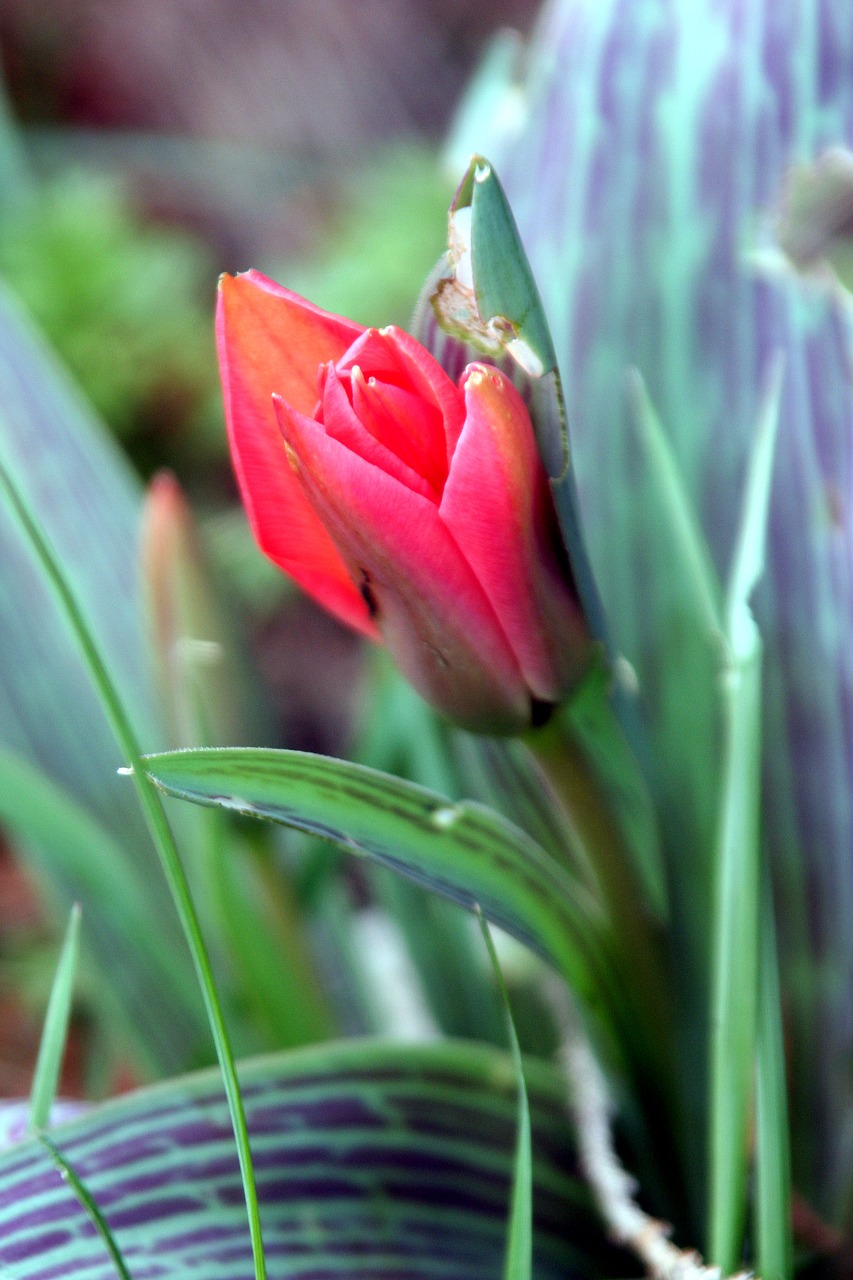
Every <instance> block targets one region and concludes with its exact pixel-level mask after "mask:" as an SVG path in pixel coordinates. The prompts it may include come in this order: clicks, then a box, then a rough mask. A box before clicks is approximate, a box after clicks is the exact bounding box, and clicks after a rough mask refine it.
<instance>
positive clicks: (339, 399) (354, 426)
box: [321, 365, 438, 502]
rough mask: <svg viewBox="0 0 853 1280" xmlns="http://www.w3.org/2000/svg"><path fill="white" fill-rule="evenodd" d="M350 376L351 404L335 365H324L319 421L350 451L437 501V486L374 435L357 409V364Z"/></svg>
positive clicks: (410, 487) (359, 376) (416, 491)
mask: <svg viewBox="0 0 853 1280" xmlns="http://www.w3.org/2000/svg"><path fill="white" fill-rule="evenodd" d="M350 376H351V380H352V393H353V402H354V404H350V401H349V397H348V395H347V393H346V391H345V389H344V387H343V384H342V383H341V380H340V377H339V376H338V373H337V371H336V369H335V366H334V365H328V366H327V369H326V373H325V375H324V378H323V388H322V390H323V397H322V401H321V403H322V422H323V425H324V426H325V428H326V431H327V433H328V434H329V435H330V436H332V437H333V438H334V439H335V440H338V441H339V442H340V443H341V444H343V445H346V447H347V448H348V449H351V450H352V451H353V453H357V454H358V455H359V457H361V458H364V460H365V462H372V463H373V465H374V466H376V467H379V468H380V469H381V470H383V471H387V472H388V474H389V475H392V476H394V478H395V479H396V480H399V481H400V483H401V484H404V485H406V487H407V488H408V489H414V491H415V493H422V494H423V496H424V497H425V498H431V499H432V500H433V502H436V501H437V500H438V493H437V492H436V490H435V489H433V488H432V486H431V485H430V484H429V483H428V482H427V481H426V480H425V479H424V478H423V477H422V476H420V475H418V473H417V472H416V471H413V470H412V468H411V467H409V466H407V465H406V463H405V462H404V461H403V460H402V459H401V458H400V457H399V456H398V454H397V453H395V452H392V450H391V449H390V448H386V446H385V444H384V443H383V442H382V439H381V437H377V436H376V435H375V434H374V433H373V432H372V431H370V430H369V429H368V427H366V426H365V424H364V423H363V422H362V420H361V419H362V415H361V414H360V413H359V412H358V409H359V405H360V402H361V399H362V397H361V395H360V392H359V388H360V386H361V385H363V383H364V378H363V376H362V375H361V374H360V372H359V370H358V368H357V367H356V368H355V369H354V370H353V372H352V374H351V375H350ZM392 425H393V424H392Z"/></svg>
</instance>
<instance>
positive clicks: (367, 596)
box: [358, 569, 379, 619]
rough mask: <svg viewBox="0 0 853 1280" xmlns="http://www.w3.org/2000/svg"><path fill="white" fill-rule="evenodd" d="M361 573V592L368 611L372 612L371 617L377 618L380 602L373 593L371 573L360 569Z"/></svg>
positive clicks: (359, 587)
mask: <svg viewBox="0 0 853 1280" xmlns="http://www.w3.org/2000/svg"><path fill="white" fill-rule="evenodd" d="M359 573H360V574H361V581H360V582H359V584H358V589H359V591H360V592H361V598H362V600H363V601H364V603H365V604H366V605H367V612H368V613H369V614H370V616H371V618H373V619H376V618H377V617H378V616H379V604H378V602H377V600H376V596H375V595H374V594H373V587H372V586H371V582H370V574H369V573H368V572H367V570H366V569H360V570H359Z"/></svg>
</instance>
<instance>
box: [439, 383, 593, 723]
mask: <svg viewBox="0 0 853 1280" xmlns="http://www.w3.org/2000/svg"><path fill="white" fill-rule="evenodd" d="M461 382H462V389H463V392H464V396H465V405H466V418H465V425H464V427H463V429H462V434H461V436H460V437H459V443H458V445H457V446H456V452H455V454H454V455H453V460H452V462H451V467H450V476H449V478H448V481H447V484H446V485H445V489H444V494H443V497H442V500H441V506H440V508H439V512H440V515H441V518H442V520H443V521H444V522H445V524H446V525H447V527H448V528H449V529H450V531H451V532H452V534H453V536H454V538H455V539H456V541H457V542H458V544H459V546H460V547H464V549H465V557H466V559H467V560H468V562H469V564H470V565H471V567H472V568H473V570H474V572H475V573H476V575H477V578H478V579H479V581H480V583H481V584H482V586H483V589H484V591H485V593H486V595H487V597H488V598H489V600H490V601H491V604H492V607H493V608H494V610H495V613H496V614H497V616H498V617H499V618H500V620H501V625H502V626H503V629H504V631H505V632H506V634H507V637H508V639H509V642H510V644H511V646H512V649H513V652H514V653H515V656H516V659H517V661H518V663H519V666H520V668H521V671H522V674H523V676H524V678H525V680H526V682H527V684H528V686H529V688H530V689H531V690H532V692H533V693H534V694H535V695H536V697H537V698H540V699H541V700H542V701H544V702H556V701H557V700H558V699H559V698H560V697H561V696H562V695H563V694H564V693H566V692H567V690H568V689H569V688H571V687H572V686H573V684H574V683H575V682H576V681H577V679H578V677H579V675H580V674H581V672H582V671H583V669H584V667H585V666H586V665H587V663H588V661H589V658H590V653H591V649H590V640H589V636H588V633H587V630H586V626H585V624H584V621H583V615H582V613H581V610H580V606H579V604H578V601H577V594H576V592H575V591H574V588H573V584H572V582H571V577H570V572H569V570H568V566H567V565H564V563H562V562H561V559H560V556H559V545H560V544H559V540H558V539H559V535H558V534H557V533H556V528H555V524H554V516H553V508H552V506H551V495H550V492H549V489H548V480H547V477H546V475H545V471H544V468H543V466H542V463H541V461H540V458H539V454H538V451H537V448H536V441H535V438H534V435H533V427H532V424H531V421H530V415H529V413H528V411H527V408H526V406H525V404H524V401H523V400H522V399H521V396H520V395H519V394H518V392H517V390H516V389H515V387H514V386H513V385H512V383H511V382H510V381H509V379H508V378H507V377H506V376H505V375H504V374H503V373H501V371H500V370H499V369H495V368H493V367H491V366H489V365H482V364H473V365H470V366H469V368H468V369H467V370H466V372H465V374H463V377H462V380H461Z"/></svg>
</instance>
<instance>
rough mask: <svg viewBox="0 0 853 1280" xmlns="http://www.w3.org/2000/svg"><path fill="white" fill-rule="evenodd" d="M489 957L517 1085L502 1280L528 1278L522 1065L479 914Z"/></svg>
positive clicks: (529, 1212)
mask: <svg viewBox="0 0 853 1280" xmlns="http://www.w3.org/2000/svg"><path fill="white" fill-rule="evenodd" d="M480 925H481V928H482V931H483V938H484V939H485V943H486V947H487V949H488V952H489V959H490V960H491V962H492V969H493V970H494V974H495V978H496V980H497V984H498V989H499V991H500V993H501V997H502V999H503V1003H504V1008H505V1010H506V1021H507V1027H508V1030H509V1040H510V1049H511V1050H512V1064H513V1067H514V1068H515V1079H516V1087H517V1089H518V1103H517V1111H518V1120H517V1134H516V1140H515V1165H514V1168H513V1175H512V1195H511V1197H510V1210H509V1232H508V1235H507V1243H506V1254H505V1256H504V1272H503V1274H504V1280H530V1271H531V1267H530V1264H531V1255H532V1249H533V1230H532V1221H533V1186H532V1180H533V1178H532V1157H531V1151H530V1106H529V1103H528V1098H527V1085H526V1084H525V1081H524V1066H523V1063H522V1061H521V1046H520V1045H519V1043H518V1034H517V1032H516V1030H515V1022H514V1021H513V1017H512V1007H511V1005H510V1002H509V992H508V991H507V987H506V982H505V981H504V976H503V972H502V971H501V966H500V961H499V960H498V953H497V951H496V950H495V944H494V942H493V940H492V935H491V932H490V930H489V926H488V925H487V924H486V921H485V920H484V919H483V916H482V915H480Z"/></svg>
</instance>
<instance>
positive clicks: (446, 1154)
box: [0, 1042, 626, 1280]
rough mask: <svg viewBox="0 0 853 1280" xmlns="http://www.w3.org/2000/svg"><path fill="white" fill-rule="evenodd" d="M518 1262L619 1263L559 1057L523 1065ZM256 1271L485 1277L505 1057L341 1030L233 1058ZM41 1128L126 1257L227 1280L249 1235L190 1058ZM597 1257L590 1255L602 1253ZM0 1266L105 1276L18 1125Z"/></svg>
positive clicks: (501, 1195)
mask: <svg viewBox="0 0 853 1280" xmlns="http://www.w3.org/2000/svg"><path fill="white" fill-rule="evenodd" d="M525 1076H526V1080H527V1087H528V1093H529V1101H530V1118H531V1134H532V1152H533V1161H532V1189H533V1214H534V1220H533V1231H534V1234H533V1274H534V1276H535V1277H537V1280H566V1277H570V1276H579V1275H590V1274H592V1273H594V1272H595V1273H598V1274H602V1273H604V1274H623V1271H621V1270H620V1265H621V1267H622V1268H624V1266H625V1265H626V1264H625V1261H624V1259H623V1260H622V1261H621V1264H620V1261H619V1258H618V1255H616V1254H615V1253H614V1252H613V1251H612V1250H610V1249H609V1248H608V1247H607V1246H606V1244H605V1243H604V1240H603V1235H602V1232H601V1228H600V1226H599V1224H598V1222H597V1221H596V1219H595V1217H594V1215H593V1213H592V1211H591V1208H590V1202H589V1198H588V1195H587V1193H586V1191H585V1189H584V1188H583V1187H582V1185H581V1184H580V1183H579V1181H578V1178H577V1174H576V1170H575V1164H574V1156H573V1150H572V1140H571V1134H570V1130H569V1126H568V1122H567V1119H566V1116H565V1114H564V1111H563V1106H562V1094H563V1087H564V1086H563V1082H562V1081H561V1079H560V1076H559V1074H558V1072H557V1071H556V1070H555V1069H554V1068H551V1067H550V1066H547V1065H545V1064H543V1063H540V1062H530V1063H528V1064H526V1066H525ZM241 1082H242V1088H243V1092H244V1096H245V1099H246V1107H247V1117H248V1121H249V1127H250V1131H251V1135H252V1147H253V1153H254V1160H255V1165H256V1168H257V1170H258V1176H259V1192H260V1198H261V1212H262V1218H263V1226H264V1240H265V1244H266V1252H267V1258H268V1262H269V1265H270V1270H271V1273H273V1274H276V1275H281V1276H285V1275H286V1276H287V1277H289V1278H290V1280H296V1278H297V1277H308V1276H311V1277H319V1276H323V1277H333V1276H344V1275H346V1276H349V1277H353V1278H356V1280H362V1278H364V1280H367V1278H368V1277H369V1280H381V1278H382V1277H387V1278H388V1280H391V1277H395V1278H396V1280H401V1278H402V1277H407V1278H408V1277H412V1278H413V1280H414V1278H415V1277H423V1278H424V1280H427V1278H431V1277H435V1280H438V1278H439V1277H440V1278H441V1280H494V1277H495V1276H497V1275H499V1274H500V1272H501V1265H502V1257H503V1252H504V1243H505V1232H506V1217H507V1206H508V1200H509V1191H510V1180H511V1174H512V1168H513V1147H514V1140H515V1127H516V1124H515V1122H516V1081H515V1072H514V1069H513V1065H512V1062H511V1060H510V1058H509V1056H508V1055H507V1054H505V1053H503V1052H500V1051H498V1050H495V1049H492V1048H487V1047H486V1046H476V1045H468V1044H462V1043H458V1042H444V1043H439V1044H433V1045H430V1046H419V1047H412V1046H402V1045H390V1044H386V1043H376V1042H358V1043H350V1044H341V1045H336V1046H332V1047H330V1046H324V1047H323V1048H322V1049H310V1050H300V1051H298V1052H296V1053H293V1054H290V1055H287V1056H284V1057H272V1058H267V1059H258V1060H255V1061H254V1062H251V1063H247V1064H245V1065H244V1067H243V1069H242V1072H241ZM51 1140H52V1142H53V1143H54V1144H55V1145H56V1147H57V1149H58V1150H59V1151H60V1152H61V1154H62V1156H63V1158H64V1159H65V1160H67V1161H68V1162H69V1163H70V1164H71V1165H72V1166H73V1168H74V1170H75V1173H76V1175H77V1176H78V1178H79V1179H80V1181H81V1183H82V1184H83V1185H84V1186H85V1188H86V1190H87V1192H88V1194H89V1195H90V1196H91V1197H92V1199H93V1201H94V1203H95V1204H96V1205H97V1206H98V1209H99V1211H100V1213H101V1215H102V1217H103V1220H104V1223H105V1224H106V1226H107V1227H108V1228H109V1231H110V1233H111V1235H112V1237H113V1238H114V1240H115V1243H116V1246H117V1247H118V1248H119V1249H120V1250H121V1255H122V1257H123V1258H124V1260H125V1262H126V1264H127V1268H128V1270H129V1272H130V1274H131V1275H133V1276H135V1277H141V1276H157V1277H169V1278H170V1280H178V1277H180V1278H181V1280H185V1278H187V1277H192V1276H199V1277H204V1280H219V1277H223V1278H224V1277H228V1280H238V1278H241V1277H244V1276H249V1275H250V1274H251V1250H250V1246H249V1239H248V1232H247V1230H246V1224H245V1215H244V1212H243V1207H242V1192H241V1188H240V1176H239V1170H238V1166H237V1158H236V1155H235V1152H234V1147H233V1143H232V1140H231V1134H230V1124H229V1120H228V1112H227V1107H226V1105H225V1100H224V1098H223V1096H222V1091H221V1083H220V1081H219V1078H218V1076H217V1074H216V1073H215V1072H212V1071H207V1072H203V1073H199V1074H198V1075H195V1076H190V1077H187V1078H185V1079H182V1080H177V1081H172V1082H170V1083H168V1084H166V1085H160V1086H157V1087H155V1088H153V1089H146V1090H142V1091H140V1092H138V1093H136V1094H131V1095H128V1096H127V1097H125V1098H122V1099H119V1100H117V1101H115V1102H111V1103H108V1104H106V1105H104V1106H101V1107H98V1108H96V1109H93V1110H92V1111H91V1112H89V1113H88V1114H87V1115H85V1116H82V1117H80V1118H78V1119H76V1120H74V1121H72V1122H70V1123H68V1124H65V1125H63V1126H61V1127H59V1128H57V1129H54V1130H53V1131H52V1134H51ZM603 1268H606V1270H604V1271H603V1270H602V1269H603ZM0 1272H2V1274H3V1276H4V1280H35V1278H36V1277H37V1276H45V1275H48V1274H50V1275H62V1276H63V1277H69V1278H73V1277H80V1280H82V1277H84V1276H85V1277H86V1280H113V1277H114V1275H115V1271H114V1268H113V1262H112V1260H111V1258H110V1257H109V1256H108V1254H107V1252H106V1249H105V1246H104V1243H103V1240H102V1239H101V1238H100V1237H99V1235H98V1234H97V1233H96V1231H95V1228H94V1227H93V1226H92V1224H91V1220H90V1219H89V1216H88V1215H87V1213H86V1211H85V1209H84V1208H83V1207H82V1206H81V1205H80V1203H79V1202H78V1200H77V1198H76V1197H75V1195H74V1194H73V1192H72V1191H71V1190H70V1189H69V1188H68V1186H67V1185H66V1184H65V1182H64V1181H63V1179H62V1178H61V1176H60V1175H59V1173H58V1172H57V1170H56V1168H55V1165H54V1162H53V1160H52V1159H51V1157H50V1155H49V1154H48V1153H47V1152H46V1151H45V1150H44V1149H43V1148H42V1147H41V1146H40V1145H39V1144H38V1143H37V1142H34V1141H29V1142H25V1143H22V1144H21V1145H20V1146H17V1147H14V1148H12V1149H10V1150H9V1151H7V1152H5V1153H3V1154H0Z"/></svg>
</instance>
